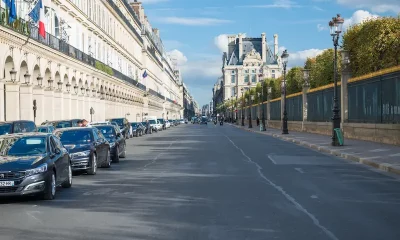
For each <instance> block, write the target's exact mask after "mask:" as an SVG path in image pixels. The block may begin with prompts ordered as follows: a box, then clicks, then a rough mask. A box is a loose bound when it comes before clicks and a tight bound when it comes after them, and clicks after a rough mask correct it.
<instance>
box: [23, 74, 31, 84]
mask: <svg viewBox="0 0 400 240" xmlns="http://www.w3.org/2000/svg"><path fill="white" fill-rule="evenodd" d="M24 78H25V84H26V85H29V83H30V79H31V75H30V74H29V73H28V72H26V73H25V74H24Z"/></svg>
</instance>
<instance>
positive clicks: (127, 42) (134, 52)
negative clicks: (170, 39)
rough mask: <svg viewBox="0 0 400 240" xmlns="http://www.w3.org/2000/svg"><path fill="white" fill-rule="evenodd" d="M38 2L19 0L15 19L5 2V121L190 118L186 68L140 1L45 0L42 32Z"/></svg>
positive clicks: (1, 111) (1, 80)
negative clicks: (175, 60) (33, 20)
mask: <svg viewBox="0 0 400 240" xmlns="http://www.w3.org/2000/svg"><path fill="white" fill-rule="evenodd" d="M36 2H37V1H33V2H32V3H29V2H26V1H16V8H17V17H18V18H17V20H16V21H14V22H13V23H11V24H10V23H9V21H7V19H8V18H7V16H8V12H9V10H8V9H7V8H6V6H5V3H4V2H3V1H1V12H0V15H1V22H0V39H1V42H0V63H1V64H0V67H1V69H0V70H1V73H2V74H0V121H5V120H6V121H10V120H19V119H25V120H35V122H36V123H37V124H40V123H41V122H43V121H45V120H49V121H50V120H58V119H71V118H86V119H93V121H97V120H99V121H100V120H104V119H106V118H111V117H127V118H128V119H129V120H130V121H139V120H141V119H142V117H143V116H144V115H153V116H157V117H163V118H176V119H178V118H181V117H182V116H183V94H182V93H183V84H182V77H181V75H180V71H179V70H178V69H175V68H174V67H173V66H172V63H171V60H170V59H169V57H168V56H167V54H166V52H165V50H164V48H163V45H162V41H161V38H160V35H159V30H158V29H154V28H152V27H151V25H150V23H149V20H148V18H147V17H146V15H145V13H144V8H143V7H142V5H141V3H139V2H136V1H135V2H132V3H128V2H127V1H126V0H85V1H84V0H65V1H60V0H51V1H50V0H46V1H43V4H44V7H45V29H46V35H45V37H42V36H40V35H39V34H38V28H37V27H36V26H34V25H32V24H29V21H30V18H29V16H28V13H29V12H30V11H31V10H32V8H33V7H34V6H35V4H36ZM34 103H35V107H36V111H33V104H34ZM90 109H93V110H94V112H93V111H92V113H93V114H92V115H91V114H90V113H91V111H90Z"/></svg>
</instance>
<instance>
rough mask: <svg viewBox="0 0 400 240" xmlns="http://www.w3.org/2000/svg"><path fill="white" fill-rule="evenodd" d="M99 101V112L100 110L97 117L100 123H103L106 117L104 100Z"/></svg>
mask: <svg viewBox="0 0 400 240" xmlns="http://www.w3.org/2000/svg"><path fill="white" fill-rule="evenodd" d="M98 101H99V104H98V106H99V110H100V116H99V120H100V121H104V120H106V118H107V116H106V101H105V99H101V98H100V99H98Z"/></svg>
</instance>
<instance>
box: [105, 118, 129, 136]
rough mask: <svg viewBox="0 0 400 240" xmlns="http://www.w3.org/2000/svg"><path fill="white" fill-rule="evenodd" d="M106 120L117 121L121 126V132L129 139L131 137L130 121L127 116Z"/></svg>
mask: <svg viewBox="0 0 400 240" xmlns="http://www.w3.org/2000/svg"><path fill="white" fill-rule="evenodd" d="M106 121H109V122H116V123H117V124H118V126H119V129H121V133H122V135H123V136H124V137H125V138H126V139H128V138H129V129H130V126H129V121H128V119H126V118H111V119H107V120H106Z"/></svg>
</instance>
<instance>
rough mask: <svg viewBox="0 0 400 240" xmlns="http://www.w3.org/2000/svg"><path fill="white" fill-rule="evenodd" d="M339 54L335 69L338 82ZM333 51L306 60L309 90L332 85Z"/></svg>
mask: <svg viewBox="0 0 400 240" xmlns="http://www.w3.org/2000/svg"><path fill="white" fill-rule="evenodd" d="M340 59H341V57H340V54H339V53H338V58H337V67H338V80H340ZM333 64H334V50H333V49H327V50H325V51H323V52H322V53H321V54H320V55H318V56H316V57H315V58H308V59H307V61H306V63H305V67H306V68H307V69H310V85H311V88H315V87H320V86H324V85H327V84H329V83H333Z"/></svg>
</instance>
